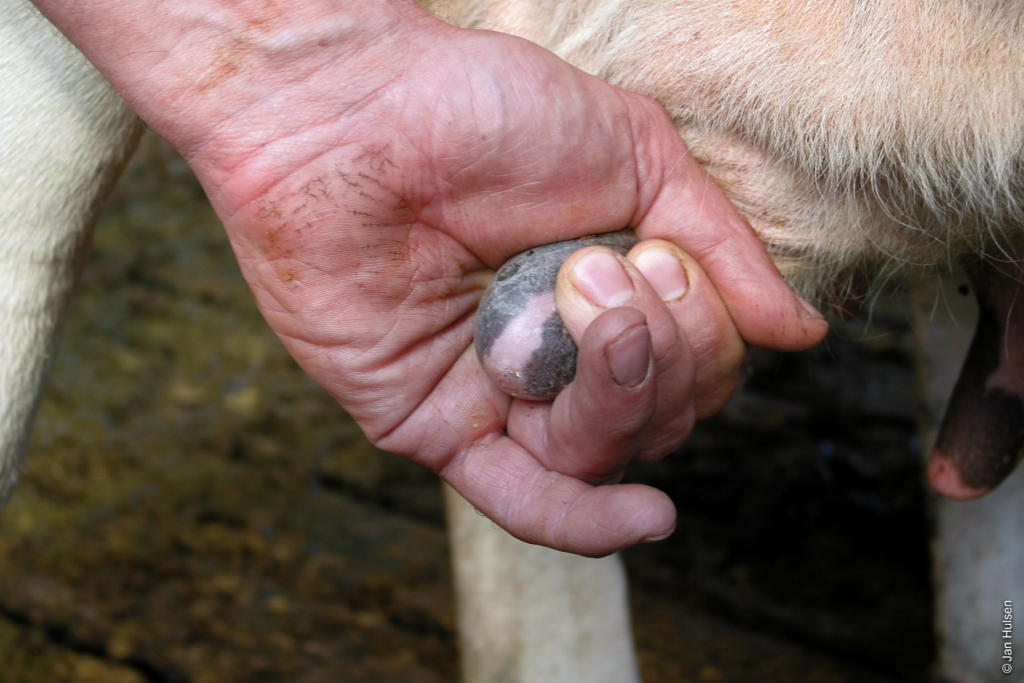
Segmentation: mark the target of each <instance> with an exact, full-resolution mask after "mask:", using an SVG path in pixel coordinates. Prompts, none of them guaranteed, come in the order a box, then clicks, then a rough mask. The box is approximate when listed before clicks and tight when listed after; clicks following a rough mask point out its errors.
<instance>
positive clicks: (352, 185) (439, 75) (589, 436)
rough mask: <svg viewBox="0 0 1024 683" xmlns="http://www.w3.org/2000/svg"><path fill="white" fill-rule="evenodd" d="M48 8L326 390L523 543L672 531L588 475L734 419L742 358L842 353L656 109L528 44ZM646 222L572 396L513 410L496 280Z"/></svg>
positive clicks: (632, 537)
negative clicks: (699, 426)
mask: <svg viewBox="0 0 1024 683" xmlns="http://www.w3.org/2000/svg"><path fill="white" fill-rule="evenodd" d="M48 4H49V3H48V2H45V1H44V2H41V5H42V7H43V9H44V11H47V12H48V13H49V14H50V16H51V18H53V19H55V20H56V23H58V25H59V26H61V28H62V29H63V30H65V32H66V33H68V34H69V36H70V37H71V38H72V39H73V40H74V41H75V42H76V43H77V44H78V45H79V46H80V47H81V48H83V50H84V51H85V52H86V54H87V55H88V56H89V57H90V58H91V59H93V61H94V62H95V63H96V64H97V65H98V66H99V67H100V69H101V71H103V72H104V73H105V75H107V77H108V78H110V79H111V81H112V82H113V83H114V85H115V87H117V88H118V89H119V90H120V91H121V92H122V93H123V94H124V95H125V96H126V98H127V99H128V100H129V101H130V102H131V103H132V104H133V105H134V106H135V107H136V109H137V110H138V111H139V112H140V114H141V115H142V116H143V118H144V119H146V120H147V122H148V123H149V124H150V125H151V126H153V127H154V128H155V129H156V130H157V131H158V132H160V133H161V134H162V135H164V136H165V137H166V138H167V139H168V140H169V141H170V142H171V143H172V144H174V145H175V146H176V147H178V149H179V150H181V151H182V153H183V154H184V155H185V156H186V158H187V159H188V160H189V162H190V164H191V165H192V167H193V168H194V169H195V171H196V173H197V175H198V177H199V178H200V180H201V181H202V182H203V184H204V187H205V188H206V190H207V193H208V194H209V196H210V199H211V201H212V203H213V205H214V208H215V209H216V210H217V212H218V214H219V215H220V217H221V219H222V220H223V221H224V224H225V227H226V229H227V231H228V235H229V237H230V239H231V242H232V245H233V247H234V249H235V252H236V254H237V256H238V258H239V263H240V265H241V268H242V272H243V274H244V276H245V278H246V280H247V281H248V282H249V284H250V286H251V287H252V290H253V292H254V294H255V296H256V300H257V303H258V305H259V307H260V309H261V311H262V312H263V314H264V316H265V317H266V319H267V321H268V322H269V323H270V325H271V327H272V328H273V329H274V331H275V332H276V333H277V334H278V336H279V337H280V338H281V340H282V342H283V343H284V344H285V346H286V347H287V348H288V349H289V351H290V352H291V353H292V355H293V356H294V357H295V358H296V360H297V361H298V362H299V364H300V365H301V366H302V367H303V368H304V369H305V370H306V372H308V373H309V374H310V376H311V377H312V378H313V379H314V380H316V381H317V382H318V383H319V384H320V385H321V386H323V387H324V388H325V389H326V390H327V391H329V392H330V393H331V394H332V395H333V396H335V397H336V398H337V399H338V401H339V402H340V403H341V404H342V405H343V406H344V407H345V409H346V410H347V411H348V412H349V413H350V414H351V415H352V416H353V417H354V418H355V419H356V420H357V421H358V422H359V424H360V425H361V427H362V428H363V430H364V431H365V432H366V434H367V436H368V437H369V438H370V439H371V440H372V441H373V442H374V443H376V444H377V445H378V446H380V447H381V448H384V449H386V450H389V451H392V452H395V453H399V454H402V455H405V456H408V457H410V458H413V459H414V460H416V461H418V462H420V463H422V464H424V465H426V466H427V467H429V468H431V469H432V470H435V471H437V472H438V473H440V474H441V475H442V476H443V477H444V478H445V479H446V480H447V481H448V482H449V483H451V484H452V485H453V487H454V488H455V489H456V490H458V491H459V492H460V493H462V495H464V496H465V497H466V498H467V499H468V500H469V501H470V502H471V503H472V504H473V505H475V506H476V507H477V508H478V509H480V510H482V511H483V512H484V513H486V514H487V515H488V516H489V517H490V518H491V519H493V520H494V521H495V522H497V523H498V524H499V525H501V526H502V527H504V528H506V529H507V530H508V531H510V532H511V533H513V534H514V535H516V536H518V537H520V538H522V539H524V540H527V541H530V542H535V543H541V544H544V545H549V546H551V547H555V548H559V549H563V550H569V551H572V552H578V553H581V554H587V555H600V554H605V553H608V552H611V551H613V550H616V549H618V548H621V547H624V546H627V545H630V544H632V543H635V542H638V541H640V540H644V539H651V538H657V537H661V536H664V535H665V534H667V533H669V532H670V531H671V529H672V528H673V527H674V514H675V513H674V509H673V507H672V504H671V502H670V501H669V500H668V498H667V497H666V496H665V495H664V494H662V493H661V492H658V491H656V490H654V489H650V488H647V487H642V486H637V485H617V486H597V487H595V486H593V484H599V483H607V482H614V481H616V480H617V478H618V476H619V475H620V474H621V471H622V469H623V467H624V466H625V464H626V463H627V462H628V461H630V460H631V459H633V458H638V459H648V460H649V459H654V458H657V457H661V456H663V455H664V454H665V453H667V452H668V451H670V450H671V449H673V448H675V447H676V446H678V445H679V444H680V443H681V442H682V440H683V439H685V437H686V436H687V435H688V434H689V431H690V429H691V427H692V424H693V421H694V419H695V417H696V416H697V415H698V414H701V415H703V414H707V413H709V412H711V411H713V410H714V409H716V408H717V407H719V406H720V404H721V402H722V401H724V400H725V398H727V397H728V395H729V394H730V393H731V391H732V388H733V386H734V385H735V381H736V376H737V370H738V367H739V364H740V362H741V359H742V355H743V343H742V340H746V341H747V342H749V343H752V344H755V345H758V346H767V347H772V348H778V349H787V350H792V349H799V348H805V347H807V346H810V345H812V344H814V343H816V342H817V341H819V340H820V338H821V337H822V336H823V335H824V332H825V329H826V325H825V323H824V321H823V320H821V319H820V318H818V317H815V316H814V315H812V314H811V313H809V312H808V311H807V310H806V309H805V308H804V307H803V306H802V305H801V302H800V300H799V299H798V297H796V296H795V295H794V294H793V293H792V292H791V291H790V290H789V289H788V287H787V286H786V285H785V283H783V282H782V280H781V278H780V277H779V276H778V273H777V271H775V269H774V267H773V266H772V264H771V262H770V261H769V259H768V257H767V255H766V253H765V252H764V250H763V248H762V247H761V245H760V243H759V242H758V241H757V239H756V238H755V236H754V235H753V233H752V232H751V231H750V230H749V228H748V227H747V226H746V225H745V223H744V222H743V221H742V220H741V219H740V218H739V217H738V216H737V214H736V212H735V210H734V209H733V207H732V206H731V205H730V204H729V203H728V202H727V201H726V199H725V198H724V196H723V195H722V194H721V192H720V191H719V190H718V188H717V187H716V186H715V185H714V184H713V183H712V182H711V181H710V180H709V179H708V178H707V176H706V174H704V173H703V171H702V170H701V169H700V167H699V166H698V165H697V164H696V163H695V162H694V161H693V159H692V158H691V157H690V156H689V155H688V153H687V152H686V150H685V147H684V146H683V144H682V143H681V142H680V141H679V139H678V137H677V135H676V134H675V131H674V129H673V128H672V125H671V123H670V121H669V120H668V118H667V116H666V115H665V113H664V111H663V110H662V109H661V108H660V107H659V106H658V105H656V104H655V103H654V102H652V101H650V100H648V99H646V98H643V97H640V96H637V95H634V94H631V93H627V92H624V91H622V90H618V89H615V88H613V87H611V86H609V85H607V84H605V83H603V82H601V81H599V80H597V79H595V78H593V77H591V76H588V75H586V74H584V73H582V72H580V71H578V70H576V69H574V68H573V67H571V66H569V65H567V64H566V63H564V62H562V61H561V60H559V59H558V58H557V57H555V56H554V55H552V54H551V53H549V52H547V51H545V50H543V49H541V48H539V47H537V46H535V45H533V44H531V43H528V42H526V41H523V40H520V39H516V38H512V37H509V36H504V35H501V34H495V33H489V32H483V31H465V30H460V29H456V28H453V27H450V26H447V25H445V24H443V23H441V22H439V21H437V20H435V19H433V18H431V17H429V16H428V15H426V14H425V13H422V12H421V11H420V10H419V9H418V8H416V7H415V6H412V5H409V4H404V3H396V4H390V3H380V4H379V5H375V6H373V7H358V6H355V5H357V3H353V7H344V8H343V9H342V7H339V5H337V4H334V3H323V4H319V3H316V2H302V3H295V4H291V3H278V4H277V5H274V6H269V5H268V6H262V5H259V6H251V5H248V4H241V5H237V6H232V7H228V8H225V7H221V6H216V5H209V4H207V3H206V2H205V0H193V1H192V2H179V3H173V4H171V3H168V4H166V5H161V6H160V12H158V13H155V14H154V13H152V12H149V10H147V9H146V8H145V7H143V10H139V9H138V8H139V7H140V5H139V3H138V2H137V0H96V1H95V2H93V4H91V5H90V7H89V13H88V14H85V13H84V10H81V9H77V8H75V7H71V8H69V7H63V6H58V5H57V4H56V3H53V4H52V6H48ZM147 12H149V15H150V16H148V15H147ZM353 17H355V18H353ZM98 27H99V28H98ZM111 35H114V36H116V37H117V40H116V41H112V40H111V39H110V36H111ZM104 38H106V39H105V40H104ZM111 45H115V46H116V49H112V48H111V47H110V46H111ZM197 65H200V66H198V67H197ZM625 226H632V227H633V228H634V229H635V230H636V232H637V234H638V235H639V236H640V237H641V238H643V239H644V240H646V241H645V242H642V243H641V244H640V245H638V246H637V247H635V248H634V250H633V251H632V252H631V253H630V255H629V258H628V259H626V260H622V259H617V258H615V257H611V256H610V254H609V253H607V252H604V251H603V250H597V251H596V252H595V251H594V250H589V249H588V250H584V251H583V252H580V253H578V254H576V255H574V256H573V257H572V258H571V259H570V260H569V261H568V262H567V263H566V265H565V267H563V270H562V275H561V276H560V283H559V305H560V310H561V311H562V314H563V317H565V319H566V324H567V327H568V328H569V330H570V332H571V334H572V335H573V336H574V338H575V339H576V341H577V343H578V344H579V346H580V360H579V371H578V374H577V380H576V381H575V382H574V383H573V384H572V385H571V386H570V388H568V389H567V390H566V391H565V392H563V394H562V395H560V396H559V398H558V399H557V400H556V401H555V402H553V403H530V402H523V401H517V400H512V399H510V398H509V397H508V396H505V395H504V394H502V393H501V392H500V391H499V390H497V389H496V388H495V387H494V386H493V385H492V384H491V382H490V381H489V380H488V379H487V378H486V376H485V375H484V374H483V372H482V370H481V368H480V364H479V362H478V360H477V359H476V356H475V354H474V352H473V351H472V349H471V345H470V342H471V339H472V334H473V330H472V325H473V312H474V310H475V307H476V305H477V303H478V301H479V298H480V295H481V293H482V290H483V288H484V286H485V285H486V283H487V281H488V279H489V277H490V275H491V273H492V272H493V271H492V269H494V268H496V267H497V266H498V265H500V264H501V263H502V262H503V261H505V260H506V259H507V258H508V257H510V256H512V255H513V254H515V253H517V252H519V251H522V250H524V249H526V248H528V247H531V246H536V245H539V244H543V243H548V242H552V241H556V240H562V239H567V238H570V237H576V236H580V235H584V234H593V233H601V232H608V231H611V230H617V229H620V228H622V227H625ZM659 240H665V241H659ZM677 245H678V246H677ZM684 249H685V252H684V251H683V250H684ZM687 254H689V255H692V258H691V256H688V255H687ZM673 264H675V265H673ZM666 299H667V300H668V301H667V303H666V301H665V300H666ZM624 305H625V306H626V307H623V306H624Z"/></svg>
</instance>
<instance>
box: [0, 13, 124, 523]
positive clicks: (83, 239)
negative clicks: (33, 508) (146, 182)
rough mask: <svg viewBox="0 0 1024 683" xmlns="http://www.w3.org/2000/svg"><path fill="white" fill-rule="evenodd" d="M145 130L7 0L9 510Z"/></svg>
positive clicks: (0, 82) (0, 161) (4, 136)
mask: <svg viewBox="0 0 1024 683" xmlns="http://www.w3.org/2000/svg"><path fill="white" fill-rule="evenodd" d="M141 133H142V126H141V124H140V123H139V120H138V118H137V117H136V116H135V114H134V113H133V112H132V111H131V109H129V107H128V106H127V105H126V104H125V103H124V102H123V101H122V100H121V98H120V97H119V96H118V95H117V93H115V92H114V91H113V90H112V89H111V88H110V87H109V86H108V85H107V84H106V82H105V81H104V80H103V78H102V77H101V76H100V75H99V74H98V73H97V72H96V70H95V69H93V68H92V66H91V65H90V64H89V63H88V62H87V61H86V60H85V58H84V57H82V55H81V54H80V53H79V52H78V51H77V50H76V49H75V48H74V47H73V46H72V45H71V44H70V43H68V42H67V41H66V40H65V39H64V38H63V37H62V36H61V35H60V34H59V33H58V32H57V31H56V29H54V28H53V26H52V25H50V24H49V22H47V21H46V20H45V19H43V18H42V16H41V15H39V13H38V12H37V11H36V10H35V8H34V7H32V5H30V4H28V3H27V2H24V1H23V0H2V3H0V320H2V321H3V330H4V332H3V341H2V343H0V435H2V438H0V506H2V505H3V503H4V502H5V501H6V500H7V498H8V497H9V496H10V494H11V490H12V488H13V487H14V483H15V481H16V480H17V476H18V472H19V470H20V469H21V462H22V458H23V457H24V452H25V448H26V446H27V443H28V433H29V427H30V425H31V422H32V417H33V415H34V414H35V409H36V405H37V402H38V398H39V394H40V392H41V389H42V384H43V380H44V377H45V375H46V373H47V372H48V370H49V368H50V365H51V362H52V360H53V355H54V352H55V350H56V342H57V332H58V329H59V327H60V321H61V319H62V317H63V315H64V310H65V308H66V304H67V301H68V298H69V296H70V294H71V288H72V285H73V284H74V280H75V277H76V274H77V272H78V268H79V266H80V264H81V261H82V256H83V255H84V253H85V249H86V247H87V246H88V243H89V237H90V234H91V230H92V226H93V224H94V222H95V220H96V217H97V215H98V213H99V209H100V206H101V204H102V202H103V200H104V199H105V198H106V195H107V193H108V192H109V190H110V188H111V187H112V186H113V184H114V181H115V180H116V179H117V176H118V174H119V173H120V172H121V169H122V167H123V166H124V164H125V162H126V161H127V159H128V156H129V155H130V154H131V151H132V150H133V149H134V147H135V143H136V142H137V141H138V138H139V135H141Z"/></svg>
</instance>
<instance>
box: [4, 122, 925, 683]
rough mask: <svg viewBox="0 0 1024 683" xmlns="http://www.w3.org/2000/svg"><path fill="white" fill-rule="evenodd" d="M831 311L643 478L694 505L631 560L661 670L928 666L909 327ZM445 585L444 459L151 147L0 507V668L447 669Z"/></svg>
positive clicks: (177, 164)
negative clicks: (400, 421) (363, 422)
mask: <svg viewBox="0 0 1024 683" xmlns="http://www.w3.org/2000/svg"><path fill="white" fill-rule="evenodd" d="M837 327H839V328H840V329H839V331H838V333H837V334H834V335H833V336H832V337H831V338H830V340H829V342H828V343H827V344H826V345H824V346H822V347H820V348H819V349H817V350H815V351H812V352H810V353H806V354H798V355H794V356H789V357H780V356H778V355H770V354H764V355H761V356H759V357H758V358H757V361H756V363H757V366H758V372H757V374H756V375H755V377H754V379H753V380H752V381H751V382H750V384H749V386H748V387H747V389H746V390H745V391H744V392H743V393H742V394H741V395H740V396H738V397H737V399H736V400H734V402H733V403H732V404H730V406H729V407H728V408H727V409H726V410H725V411H724V412H723V414H722V415H720V416H718V417H716V418H714V419H713V420H710V421H708V423H707V424H704V425H702V426H701V427H700V428H699V429H698V432H697V433H696V435H695V436H694V437H693V439H692V440H691V443H690V445H689V446H688V447H687V449H686V451H685V452H684V453H682V454H680V455H677V456H675V457H673V458H671V459H670V460H669V461H666V462H664V463H660V464H658V465H654V466H648V467H645V468H642V469H637V470H636V471H634V472H632V473H631V477H632V478H633V479H634V480H638V481H645V482H649V483H652V484H655V485H657V486H659V487H661V488H663V489H664V490H666V491H668V492H669V493H670V494H671V495H673V497H674V498H675V500H676V502H677V505H678V507H679V510H680V524H679V528H678V530H677V532H676V534H675V535H674V537H673V538H671V539H670V540H668V541H666V542H662V543H659V544H652V545H648V546H644V547H642V548H637V549H634V550H632V551H630V552H629V553H627V556H626V559H627V563H628V565H629V568H630V571H631V575H632V578H633V587H632V595H633V604H634V621H635V628H636V633H637V642H638V646H639V653H640V661H641V664H642V666H643V670H644V674H645V678H646V680H647V682H648V683H684V682H690V681H694V682H717V681H722V682H733V681H735V682H737V683H751V682H753V683H756V682H758V681H765V682H776V681H777V682H780V683H788V682H793V683H796V682H806V683H810V682H814V683H833V682H835V683H841V682H854V681H864V682H877V683H883V682H893V683H895V682H896V681H903V682H912V681H924V680H926V678H925V677H926V674H927V671H928V668H929V665H930V661H931V659H932V657H933V652H932V648H933V645H932V640H931V635H930V628H931V626H930V607H929V585H928V566H927V555H926V550H927V548H926V541H925V538H926V523H925V513H924V500H923V496H924V494H923V491H922V489H921V487H920V485H919V480H920V477H921V472H920V467H919V464H918V461H917V456H916V448H917V441H916V438H915V436H914V414H913V405H914V403H913V394H912V389H913V386H912V385H913V381H912V374H911V369H910V365H909V360H910V358H909V354H910V344H911V339H910V334H909V330H908V329H907V327H906V324H905V322H904V321H903V319H902V315H901V311H900V299H899V298H898V297H895V298H889V299H886V300H885V301H884V302H882V303H880V304H879V305H878V306H876V308H875V313H874V322H873V325H872V326H871V327H870V328H865V327H864V326H863V325H862V324H843V325H838V326H837ZM449 580H450V573H449V568H448V560H447V544H446V540H445V532H444V526H443V517H442V510H441V499H440V491H439V487H438V485H437V482H436V480H435V479H434V477H433V475H431V474H430V473H428V472H426V471H424V470H421V469H420V468H419V467H417V466H415V465H412V464H410V463H407V462H405V461H404V460H402V459H400V458H397V457H395V456H391V455H388V454H386V453H382V452H380V451H377V450H376V449H374V448H373V447H371V446H370V445H369V444H367V443H366V441H365V440H364V439H363V438H362V436H361V435H360V433H359V430H358V429H357V428H356V427H355V425H354V424H353V423H352V421H351V420H350V419H349V418H348V417H347V416H346V415H345V414H344V412H343V411H342V410H341V409H340V408H338V407H337V405H335V404H334V403H333V401H332V400H331V399H330V398H329V397H328V396H327V395H326V394H325V393H323V392H322V391H321V390H319V389H318V388H317V387H316V386H315V385H314V384H313V383H312V382H311V381H310V380H308V379H306V378H305V377H304V376H303V375H302V374H301V372H300V371H299V370H298V369H297V368H296V366H295V365H294V363H293V362H292V361H291V360H290V359H289V357H288V356H287V354H286V353H285V352H284V350H283V349H282V347H281V346H280V344H279V343H278V341H277V340H276V338H275V337H274V336H273V335H272V334H271V333H270V331H269V329H268V328H267V327H266V325H265V324H264V323H263V321H262V319H261V318H260V316H259V314H258V312H257V311H256V309H255V306H254V304H253V302H252V299H251V296H250V294H249V292H248V290H247V289H246V288H245V285H244V283H243V282H242V280H241V277H240V275H239V274H238V270H237V266H236V265H235V264H234V260H233V257H232V255H231V252H230V249H229V248H228V245H227V241H226V239H225V237H224V235H223V233H222V232H221V230H220V228H219V225H218V223H217V221H216V219H215V218H214V217H213V215H212V212H211V211H210V209H209V208H208V206H207V205H206V203H205V200H204V199H203V195H202V191H201V190H200V188H199V187H198V185H197V184H196V183H195V181H194V179H193V178H192V176H191V174H190V172H189V171H188V169H187V167H186V166H185V164H184V163H183V162H182V161H181V160H180V159H179V158H177V157H176V156H175V155H174V153H173V152H171V151H170V150H169V149H168V148H167V146H166V145H164V144H163V143H162V142H160V141H159V140H157V139H156V138H155V137H153V136H149V137H147V139H146V140H145V142H144V145H143V148H142V150H141V152H140V154H139V155H137V157H136V159H135V161H134V162H133V164H132V166H131V167H130V169H129V170H128V172H127V174H126V177H125V179H124V180H123V181H122V183H121V186H120V188H119V189H118V191H117V194H116V196H115V197H114V198H113V200H112V201H111V202H110V206H109V208H108V210H107V211H106V213H105V214H104V217H103V219H102V221H101V224H100V226H99V228H98V231H97V235H96V239H95V245H94V249H93V253H92V256H91V258H90V261H89V264H88V266H87V268H86V271H85V274H84V276H83V282H82V286H81V288H80V291H79V293H78V295H77V297H76V299H75V301H74V304H73V310H72V312H71V315H70V319H69V322H68V325H67V328H66V331H65V335H64V341H63V344H62V347H61V352H60V355H59V357H58V359H57V363H56V369H55V372H54V376H53V379H52V381H51V382H50V386H49V389H48V391H47V394H46V396H45V398H44V401H43V404H42V407H41V409H40V414H39V418H38V421H37V424H36V428H35V432H34V437H33V441H32V448H31V453H30V456H29V461H28V464H27V467H26V469H25V474H24V476H23V479H22V483H21V485H20V487H19V489H18V491H17V493H16V494H15V496H14V498H13V499H12V501H11V503H10V505H9V506H8V508H7V509H6V511H5V512H4V513H3V515H2V516H0V681H2V682H3V683H36V682H39V683H65V682H67V683H72V682H74V683H144V682H148V683H178V682H182V683H184V682H190V683H248V682H267V683H271V682H274V683H276V682H285V681H287V682H294V683H319V682H321V681H323V682H327V681H331V682H343V683H349V682H351V683H362V682H364V681H365V682H368V683H369V682H373V683H390V682H392V681H394V682H396V683H397V682H403V683H404V682H408V683H420V682H422V683H433V682H442V681H444V682H453V681H456V680H457V678H458V645H457V638H456V633H455V624H454V619H453V606H452V600H453V595H452V591H451V588H450V586H449Z"/></svg>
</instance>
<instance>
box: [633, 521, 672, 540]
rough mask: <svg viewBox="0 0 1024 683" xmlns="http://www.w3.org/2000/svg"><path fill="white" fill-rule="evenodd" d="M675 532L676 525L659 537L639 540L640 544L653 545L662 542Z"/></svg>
mask: <svg viewBox="0 0 1024 683" xmlns="http://www.w3.org/2000/svg"><path fill="white" fill-rule="evenodd" d="M675 532H676V525H675V524H673V525H672V528H671V529H669V530H668V532H667V533H664V534H661V535H660V536H646V537H644V538H641V539H640V542H641V543H654V542H655V541H664V540H665V539H666V538H668V537H669V536H671V535H672V534H674V533H675Z"/></svg>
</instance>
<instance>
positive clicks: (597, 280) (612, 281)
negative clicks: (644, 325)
mask: <svg viewBox="0 0 1024 683" xmlns="http://www.w3.org/2000/svg"><path fill="white" fill-rule="evenodd" d="M572 275H573V281H574V284H575V285H576V289H578V290H579V291H580V293H581V294H583V296H585V297H587V299H589V300H590V303H592V304H594V305H595V306H600V307H601V308H614V307H615V306H621V305H622V304H624V303H626V302H628V301H629V300H630V299H632V298H633V281H632V280H630V279H629V275H627V274H626V270H625V268H623V267H622V264H621V263H619V260H618V258H616V256H615V255H614V254H613V253H612V252H610V251H607V250H604V249H602V250H595V251H593V252H591V253H589V254H586V255H585V256H584V257H583V258H582V259H580V261H579V263H577V264H576V266H575V267H574V268H573V270H572Z"/></svg>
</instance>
